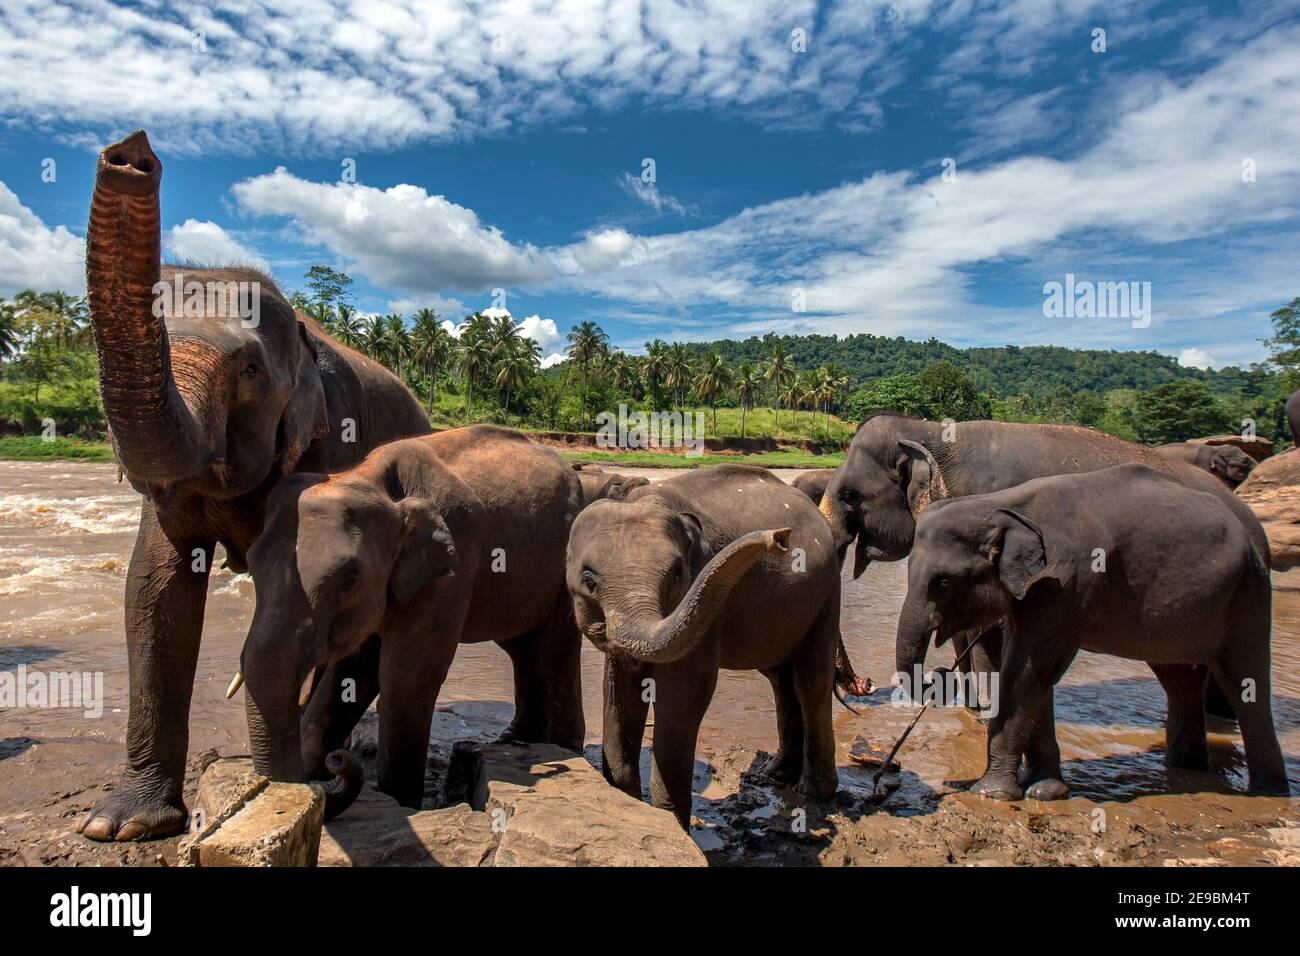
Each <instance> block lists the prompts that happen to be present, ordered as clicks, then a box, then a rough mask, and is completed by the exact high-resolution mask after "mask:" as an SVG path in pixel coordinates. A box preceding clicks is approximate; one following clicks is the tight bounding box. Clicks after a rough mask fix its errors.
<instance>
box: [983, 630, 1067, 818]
mask: <svg viewBox="0 0 1300 956" xmlns="http://www.w3.org/2000/svg"><path fill="white" fill-rule="evenodd" d="M1007 643H1008V646H1007V647H1005V648H1004V653H1003V661H1002V672H1001V675H1000V680H999V682H998V709H997V713H995V714H993V715H992V717H991V718H990V721H989V732H988V764H987V766H986V768H985V770H984V775H983V776H982V777H980V779H979V780H977V781H975V783H974V784H973V785H972V786H971V792H972V793H978V794H980V795H981V796H985V797H990V798H992V799H994V800H1019V799H1021V798H1022V797H1023V796H1024V790H1023V789H1022V788H1021V787H1020V784H1019V782H1018V779H1017V778H1018V776H1019V771H1020V758H1021V756H1022V755H1023V754H1024V753H1025V751H1026V749H1027V748H1028V745H1029V741H1030V739H1031V737H1032V730H1033V716H1034V712H1035V711H1037V710H1039V709H1040V708H1041V707H1042V699H1041V698H1042V695H1043V694H1044V693H1046V692H1047V691H1048V690H1050V687H1051V685H1050V684H1049V685H1047V686H1042V685H1043V684H1044V683H1045V682H1043V681H1041V680H1034V677H1035V675H1034V673H1033V672H1032V670H1031V669H1030V665H1029V661H1028V660H1027V659H1026V657H1027V655H1026V653H1025V652H1024V651H1023V650H1022V649H1021V647H1022V646H1023V644H1024V643H1025V642H1024V641H1010V642H1007Z"/></svg>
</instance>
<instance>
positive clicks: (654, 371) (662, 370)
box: [641, 339, 668, 411]
mask: <svg viewBox="0 0 1300 956" xmlns="http://www.w3.org/2000/svg"><path fill="white" fill-rule="evenodd" d="M641 374H642V375H644V376H645V380H646V384H647V385H649V386H650V399H651V403H652V404H653V406H654V410H656V411H657V410H658V408H659V383H660V382H661V381H663V380H664V378H665V377H667V375H668V343H666V342H664V340H663V339H655V340H654V341H653V342H647V343H646V344H645V361H644V362H643V363H642V364H641Z"/></svg>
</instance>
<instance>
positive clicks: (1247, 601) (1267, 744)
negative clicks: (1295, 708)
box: [896, 464, 1288, 800]
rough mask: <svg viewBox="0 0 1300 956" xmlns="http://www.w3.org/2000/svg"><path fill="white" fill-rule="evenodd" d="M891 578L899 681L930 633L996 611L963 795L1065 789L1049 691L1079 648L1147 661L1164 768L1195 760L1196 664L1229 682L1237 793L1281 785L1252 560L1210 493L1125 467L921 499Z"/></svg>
mask: <svg viewBox="0 0 1300 956" xmlns="http://www.w3.org/2000/svg"><path fill="white" fill-rule="evenodd" d="M907 585H908V587H907V599H906V601H905V602H904V605H903V611H902V614H901V616H900V617H899V623H898V644H897V649H896V653H897V667H898V671H899V676H900V677H901V679H902V680H903V682H904V686H909V685H910V686H914V684H912V682H914V681H915V680H916V679H917V677H918V676H919V674H920V673H921V668H922V666H923V664H924V661H925V652H926V645H927V644H928V643H929V640H930V635H931V633H932V632H934V631H936V630H937V632H938V633H937V635H936V644H942V643H943V642H944V641H945V640H947V638H948V637H950V636H951V635H953V634H955V633H958V632H961V631H967V630H975V629H977V628H980V627H983V626H985V625H990V624H994V623H996V622H997V621H999V620H1003V621H1004V635H1005V636H1004V639H1003V647H1002V665H1001V672H1000V674H999V686H998V712H997V714H996V716H994V717H993V719H992V721H991V723H990V725H989V731H988V768H987V770H985V772H984V776H983V777H982V778H981V779H980V780H979V781H978V782H977V783H976V784H975V785H974V787H973V788H972V789H973V790H974V791H976V792H978V793H982V794H983V795H985V796H988V797H993V798H996V799H1002V800H1018V799H1020V798H1021V797H1022V796H1025V795H1027V796H1029V797H1033V798H1036V799H1054V798H1058V797H1063V796H1065V795H1066V794H1067V793H1068V789H1067V787H1066V786H1065V784H1064V783H1063V782H1062V780H1061V753H1060V749H1059V747H1058V746H1057V742H1056V730H1055V726H1054V724H1053V719H1054V718H1053V710H1052V688H1053V687H1054V686H1055V685H1056V683H1057V682H1058V681H1059V680H1060V679H1061V676H1062V675H1063V674H1064V673H1065V670H1066V668H1067V667H1069V666H1070V662H1071V661H1072V660H1073V659H1074V656H1075V654H1077V653H1078V651H1079V650H1080V648H1082V649H1083V650H1087V651H1093V652H1095V653H1100V654H1113V655H1115V656H1117V657H1126V658H1130V659H1133V660H1140V661H1146V662H1147V663H1149V664H1150V665H1151V668H1152V670H1154V671H1155V672H1156V675H1157V677H1158V678H1159V679H1160V683H1161V684H1162V685H1163V687H1164V689H1165V692H1166V694H1167V695H1168V698H1169V717H1168V723H1167V725H1166V737H1167V750H1166V762H1167V763H1169V764H1171V765H1174V766H1180V767H1192V768H1199V769H1204V768H1205V767H1207V766H1208V751H1207V748H1206V741H1205V711H1204V692H1205V687H1204V683H1205V668H1206V667H1208V669H1209V672H1210V673H1212V674H1213V675H1214V677H1215V678H1216V679H1218V681H1219V682H1220V685H1221V686H1223V687H1225V688H1233V689H1234V690H1235V691H1236V692H1235V693H1233V694H1231V695H1230V700H1231V703H1232V706H1233V709H1234V710H1235V711H1236V714H1237V719H1238V721H1239V722H1240V725H1241V733H1242V738H1243V740H1244V742H1245V746H1246V763H1247V766H1248V768H1249V771H1250V787H1251V790H1252V791H1255V792H1260V793H1286V792H1288V785H1287V779H1286V773H1285V769H1284V767H1283V763H1282V751H1281V749H1280V748H1279V747H1278V742H1277V735H1276V734H1275V732H1274V730H1273V716H1272V709H1271V703H1270V699H1269V698H1270V679H1269V678H1270V674H1269V631H1270V627H1271V617H1270V606H1269V605H1270V599H1271V593H1272V592H1271V590H1270V585H1269V575H1268V568H1267V567H1266V566H1265V564H1264V562H1263V559H1262V558H1261V557H1260V555H1259V553H1258V552H1257V551H1256V549H1255V548H1254V546H1253V545H1252V543H1251V536H1250V533H1249V532H1248V530H1247V528H1246V526H1245V524H1244V523H1243V521H1242V519H1241V518H1240V517H1239V516H1237V515H1235V514H1234V513H1233V512H1232V511H1230V510H1229V509H1228V507H1227V506H1226V505H1225V504H1224V503H1223V502H1222V501H1220V500H1219V499H1218V498H1217V497H1215V496H1214V495H1213V494H1211V493H1208V492H1204V491H1196V490H1193V489H1191V488H1188V487H1186V486H1185V485H1182V484H1180V483H1179V482H1178V481H1176V480H1174V479H1173V478H1170V477H1169V476H1167V475H1165V474H1163V473H1162V472H1159V471H1156V470H1154V469H1152V468H1149V467H1147V466H1145V465H1135V464H1126V465H1118V466H1116V467H1113V468H1107V469H1105V470H1104V471H1095V472H1090V473H1087V474H1081V475H1060V476H1056V477H1051V478H1039V479H1036V480H1034V481H1028V482H1025V483H1024V484H1022V485H1018V486H1016V487H1014V488H1010V489H1008V490H1006V491H998V492H994V493H992V494H984V495H973V496H970V497H965V498H951V499H947V500H941V501H937V502H935V503H934V504H932V505H930V506H929V507H927V508H926V509H925V510H924V512H923V513H922V515H921V518H920V520H918V521H917V525H916V544H915V547H914V549H913V551H912V556H911V560H910V563H909V565H908V574H907ZM1188 665H1202V666H1201V667H1189V666H1188ZM1021 755H1024V756H1025V757H1026V758H1027V766H1026V768H1025V771H1024V773H1023V774H1020V773H1019V772H1020V769H1021V767H1020V762H1021ZM1018 775H1019V778H1018ZM1022 788H1027V789H1025V790H1022Z"/></svg>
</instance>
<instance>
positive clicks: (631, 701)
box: [600, 654, 654, 800]
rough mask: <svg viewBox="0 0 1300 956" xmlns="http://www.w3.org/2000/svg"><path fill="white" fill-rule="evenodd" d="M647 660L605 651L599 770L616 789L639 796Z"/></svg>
mask: <svg viewBox="0 0 1300 956" xmlns="http://www.w3.org/2000/svg"><path fill="white" fill-rule="evenodd" d="M653 673H654V668H653V667H652V666H651V665H650V664H643V663H641V662H640V661H635V660H632V659H631V658H628V657H623V656H621V655H615V654H607V655H605V694H604V698H605V700H604V717H605V724H604V730H603V732H602V734H601V736H602V738H603V740H602V744H601V757H600V761H601V772H602V773H604V775H605V779H606V780H608V781H609V782H610V783H611V784H613V785H614V786H615V787H617V788H618V789H620V790H622V791H623V792H624V793H626V794H628V795H629V796H632V797H636V798H637V799H638V800H640V799H641V741H642V739H643V738H644V737H645V723H646V716H647V714H648V713H649V711H650V701H649V699H648V698H647V696H646V690H647V687H646V685H645V684H644V681H645V680H646V678H648V677H650V676H651V674H653Z"/></svg>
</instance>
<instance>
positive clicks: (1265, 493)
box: [1237, 449, 1300, 571]
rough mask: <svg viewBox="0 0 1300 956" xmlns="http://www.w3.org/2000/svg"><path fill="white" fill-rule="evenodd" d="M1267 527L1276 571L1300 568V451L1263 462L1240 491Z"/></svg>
mask: <svg viewBox="0 0 1300 956" xmlns="http://www.w3.org/2000/svg"><path fill="white" fill-rule="evenodd" d="M1237 494H1238V496H1240V497H1241V499H1242V500H1243V501H1245V502H1246V503H1247V504H1248V505H1250V507H1251V510H1253V511H1254V512H1255V516H1256V517H1257V518H1259V520H1260V523H1261V524H1262V525H1263V526H1264V533H1265V534H1267V535H1268V543H1269V547H1270V549H1271V551H1272V554H1273V570H1274V571H1286V570H1289V569H1291V568H1295V567H1300V449H1292V450H1291V451H1288V452H1284V453H1283V454H1281V455H1277V456H1275V457H1273V458H1270V459H1268V460H1267V461H1265V462H1263V463H1262V464H1261V465H1260V466H1259V467H1258V468H1256V469H1255V470H1254V471H1252V472H1251V473H1250V477H1249V478H1247V479H1246V480H1245V481H1244V482H1242V484H1241V487H1239V488H1238V489H1237Z"/></svg>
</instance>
